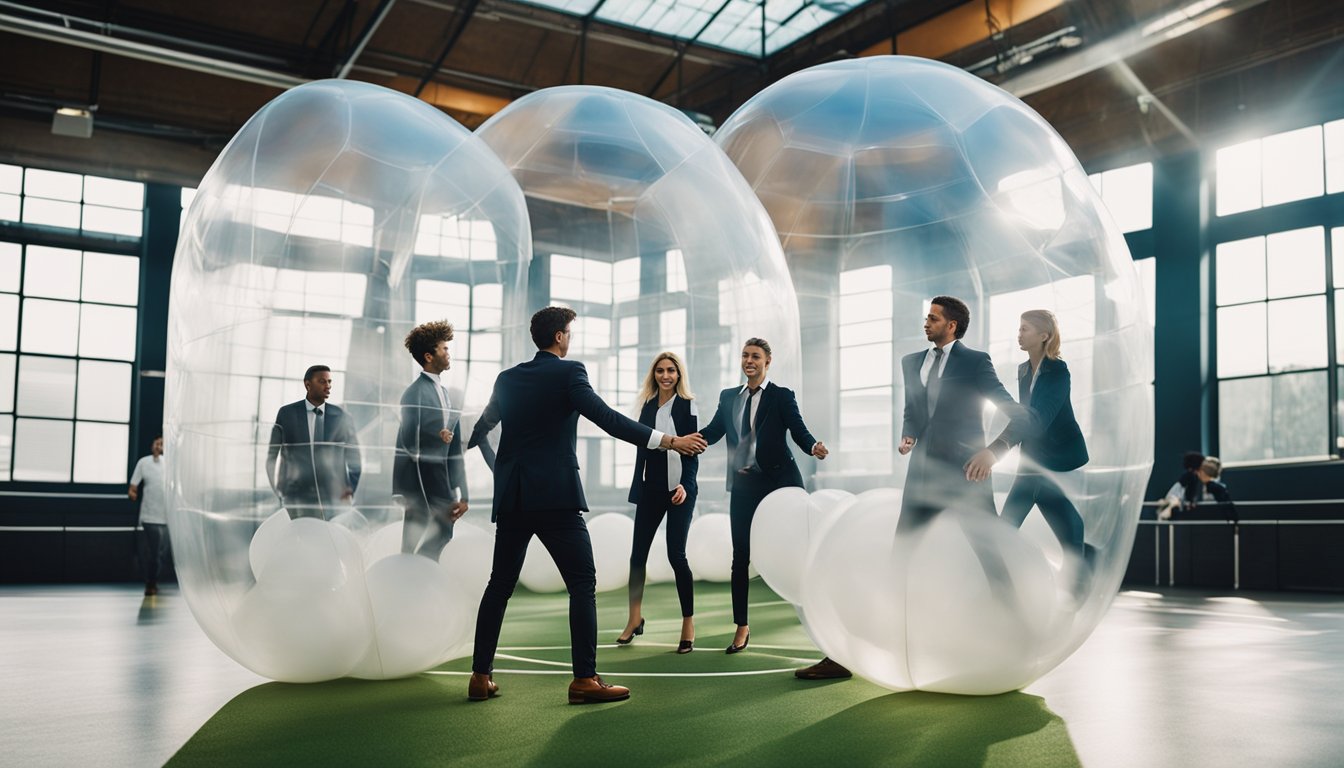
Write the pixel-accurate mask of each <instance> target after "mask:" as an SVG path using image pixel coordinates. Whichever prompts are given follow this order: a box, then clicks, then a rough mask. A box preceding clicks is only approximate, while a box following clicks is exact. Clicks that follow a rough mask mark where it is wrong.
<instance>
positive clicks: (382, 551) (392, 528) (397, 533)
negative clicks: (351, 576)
mask: <svg viewBox="0 0 1344 768" xmlns="http://www.w3.org/2000/svg"><path fill="white" fill-rule="evenodd" d="M401 527H402V526H401V521H400V520H398V521H396V522H394V523H388V524H387V525H384V526H383V527H382V528H379V529H377V530H375V531H374V532H373V533H372V535H370V536H369V538H368V540H367V541H366V542H365V544H364V562H365V565H366V567H367V566H372V565H373V564H374V563H376V562H378V561H379V560H382V559H383V558H385V557H391V556H392V555H399V554H401Z"/></svg>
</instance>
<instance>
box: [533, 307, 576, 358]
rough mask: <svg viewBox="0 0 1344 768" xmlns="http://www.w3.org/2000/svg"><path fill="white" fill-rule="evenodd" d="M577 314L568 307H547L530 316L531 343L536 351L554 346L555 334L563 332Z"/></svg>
mask: <svg viewBox="0 0 1344 768" xmlns="http://www.w3.org/2000/svg"><path fill="white" fill-rule="evenodd" d="M578 316H579V314H578V313H577V312H575V311H574V310H572V309H570V308H569V307H547V308H545V309H542V310H538V311H537V313H536V314H535V315H533V316H532V343H533V344H536V345H537V349H550V348H551V347H552V346H554V345H555V334H557V333H559V332H561V331H563V330H565V326H567V325H569V324H570V323H572V322H574V318H576V317H578Z"/></svg>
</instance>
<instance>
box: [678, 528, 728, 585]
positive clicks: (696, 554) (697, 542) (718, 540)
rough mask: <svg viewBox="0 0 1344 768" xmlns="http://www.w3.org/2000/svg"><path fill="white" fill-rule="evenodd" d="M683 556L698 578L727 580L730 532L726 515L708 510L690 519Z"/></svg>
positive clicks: (703, 579)
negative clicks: (706, 513) (705, 513)
mask: <svg viewBox="0 0 1344 768" xmlns="http://www.w3.org/2000/svg"><path fill="white" fill-rule="evenodd" d="M686 559H687V561H688V562H689V563H690V565H691V573H694V574H695V578H697V579H699V580H701V581H728V580H729V579H730V578H732V570H733V533H732V524H731V523H730V522H729V521H728V515H726V514H723V513H718V512H715V513H711V514H708V515H701V516H699V517H697V518H695V519H694V520H692V521H691V530H690V533H689V534H687V536H686Z"/></svg>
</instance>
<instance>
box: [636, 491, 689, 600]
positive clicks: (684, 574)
mask: <svg viewBox="0 0 1344 768" xmlns="http://www.w3.org/2000/svg"><path fill="white" fill-rule="evenodd" d="M639 498H640V499H642V501H640V503H639V504H638V505H636V506H635V539H634V543H633V545H632V546H631V548H630V602H631V603H634V602H636V601H642V600H643V599H644V579H645V574H646V572H647V570H648V564H649V548H650V547H652V546H653V537H654V535H655V534H656V533H658V525H659V524H660V523H661V522H662V521H663V515H667V560H668V562H670V563H671V564H672V573H673V574H675V575H676V577H677V599H678V600H680V601H681V615H682V616H683V617H685V616H693V615H695V592H694V587H693V586H692V583H693V582H694V580H695V577H694V576H692V575H691V564H690V563H689V562H687V561H686V535H687V534H688V533H689V532H690V530H691V513H692V512H694V511H695V497H694V496H689V495H688V496H687V497H686V500H685V501H683V502H682V503H681V504H679V505H674V504H673V503H672V492H671V491H669V490H667V486H666V485H665V484H662V483H645V484H644V488H643V490H642V491H640V496H639Z"/></svg>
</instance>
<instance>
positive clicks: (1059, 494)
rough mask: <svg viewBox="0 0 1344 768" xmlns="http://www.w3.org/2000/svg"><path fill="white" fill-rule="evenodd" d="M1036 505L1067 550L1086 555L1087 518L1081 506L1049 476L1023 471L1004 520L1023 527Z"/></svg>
mask: <svg viewBox="0 0 1344 768" xmlns="http://www.w3.org/2000/svg"><path fill="white" fill-rule="evenodd" d="M1033 506H1037V507H1040V508H1041V516H1042V517H1044V518H1045V522H1046V523H1047V524H1048V525H1049V526H1050V530H1052V531H1054V532H1055V538H1057V539H1059V543H1060V545H1061V546H1062V547H1063V548H1064V551H1065V552H1072V553H1073V554H1075V555H1077V556H1079V557H1082V556H1083V518H1082V515H1079V514H1078V508H1077V507H1075V506H1074V505H1073V502H1072V501H1069V497H1068V495H1066V494H1065V493H1064V489H1063V488H1060V487H1059V484H1058V483H1056V482H1055V481H1054V479H1052V478H1051V477H1050V476H1049V475H1045V474H1040V473H1037V472H1022V471H1019V472H1018V473H1017V479H1015V480H1013V487H1012V489H1011V490H1009V491H1008V499H1007V500H1006V501H1004V503H1003V519H1004V520H1007V521H1008V522H1009V523H1012V524H1013V525H1014V526H1016V527H1018V528H1021V527H1022V521H1023V520H1026V519H1027V515H1028V514H1030V513H1031V508H1032V507H1033Z"/></svg>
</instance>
